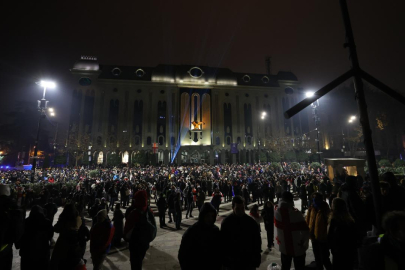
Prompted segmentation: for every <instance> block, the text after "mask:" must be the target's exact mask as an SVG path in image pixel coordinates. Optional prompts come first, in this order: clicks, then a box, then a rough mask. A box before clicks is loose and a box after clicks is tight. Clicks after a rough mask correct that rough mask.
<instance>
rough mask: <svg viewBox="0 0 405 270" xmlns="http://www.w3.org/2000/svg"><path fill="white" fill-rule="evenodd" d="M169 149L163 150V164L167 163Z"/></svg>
mask: <svg viewBox="0 0 405 270" xmlns="http://www.w3.org/2000/svg"><path fill="white" fill-rule="evenodd" d="M169 162H170V161H169V150H164V151H163V163H164V164H165V165H167V164H169Z"/></svg>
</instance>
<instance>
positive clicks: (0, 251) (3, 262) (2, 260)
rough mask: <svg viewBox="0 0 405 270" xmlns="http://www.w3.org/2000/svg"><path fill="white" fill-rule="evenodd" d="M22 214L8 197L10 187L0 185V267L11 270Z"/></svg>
mask: <svg viewBox="0 0 405 270" xmlns="http://www.w3.org/2000/svg"><path fill="white" fill-rule="evenodd" d="M23 224H24V213H23V211H22V210H21V209H19V208H18V206H17V204H16V203H15V202H14V201H13V200H12V199H11V197H10V186H9V185H2V184H0V267H1V269H6V270H11V267H12V264H13V244H17V243H18V241H19V240H20V237H21V236H22V233H23Z"/></svg>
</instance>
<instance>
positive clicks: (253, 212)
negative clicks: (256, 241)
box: [249, 204, 262, 232]
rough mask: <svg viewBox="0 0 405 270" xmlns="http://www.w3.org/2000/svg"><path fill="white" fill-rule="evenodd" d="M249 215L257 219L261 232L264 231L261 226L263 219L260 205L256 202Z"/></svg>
mask: <svg viewBox="0 0 405 270" xmlns="http://www.w3.org/2000/svg"><path fill="white" fill-rule="evenodd" d="M249 215H250V216H251V217H252V218H253V219H254V220H255V221H256V223H257V225H259V229H260V232H261V231H262V230H261V228H260V221H261V216H260V213H259V205H257V204H254V205H253V206H252V208H251V209H250V212H249Z"/></svg>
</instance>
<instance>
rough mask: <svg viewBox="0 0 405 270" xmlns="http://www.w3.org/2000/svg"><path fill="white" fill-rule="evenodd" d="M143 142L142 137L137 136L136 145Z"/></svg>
mask: <svg viewBox="0 0 405 270" xmlns="http://www.w3.org/2000/svg"><path fill="white" fill-rule="evenodd" d="M140 143H141V138H140V137H139V136H135V145H139V144H140Z"/></svg>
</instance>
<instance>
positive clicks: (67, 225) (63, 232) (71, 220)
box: [51, 203, 82, 269]
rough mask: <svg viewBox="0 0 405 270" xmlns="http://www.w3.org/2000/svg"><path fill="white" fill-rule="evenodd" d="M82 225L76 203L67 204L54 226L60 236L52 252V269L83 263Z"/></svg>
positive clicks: (68, 267) (71, 266) (71, 267)
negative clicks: (80, 229)
mask: <svg viewBox="0 0 405 270" xmlns="http://www.w3.org/2000/svg"><path fill="white" fill-rule="evenodd" d="M81 225H82V219H81V217H80V216H79V212H78V211H77V210H76V207H75V206H74V204H71V203H68V204H66V205H65V208H64V209H63V211H62V213H61V214H60V216H59V219H58V222H57V223H56V224H55V226H54V230H55V232H56V233H59V237H58V240H56V244H55V247H54V249H53V252H52V257H51V269H73V268H75V267H76V266H78V265H80V264H81V261H82V254H81V250H80V248H79V238H78V231H79V228H80V226H81Z"/></svg>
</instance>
